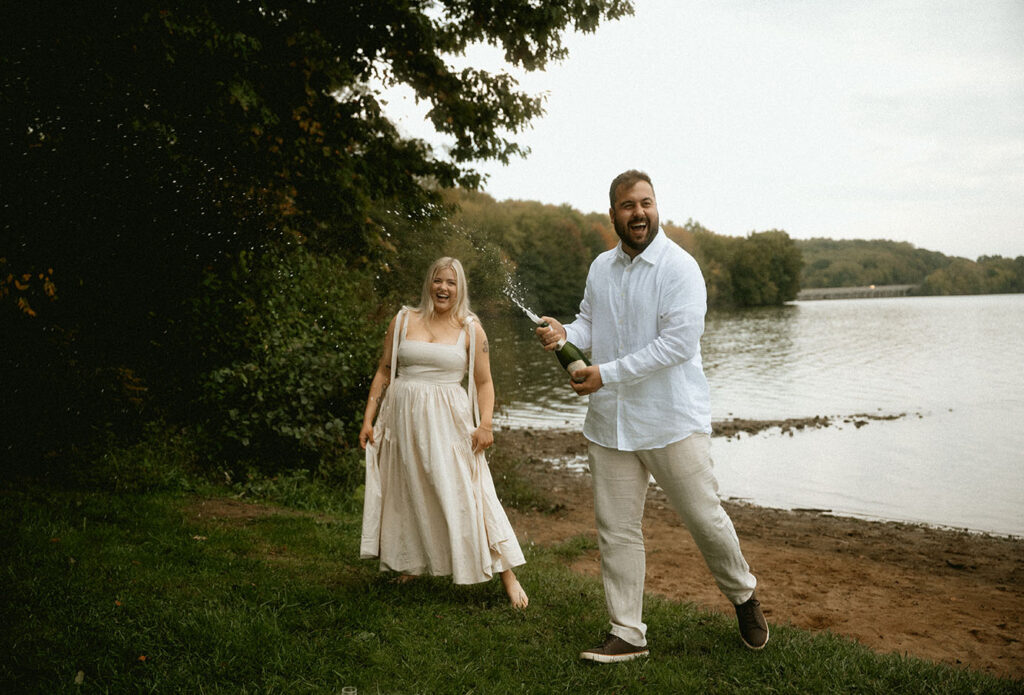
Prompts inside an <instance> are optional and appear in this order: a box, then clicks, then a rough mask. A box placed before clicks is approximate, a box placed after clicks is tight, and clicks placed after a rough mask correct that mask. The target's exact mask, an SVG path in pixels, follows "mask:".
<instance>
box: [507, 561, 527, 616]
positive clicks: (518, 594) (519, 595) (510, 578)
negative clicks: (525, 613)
mask: <svg viewBox="0 0 1024 695" xmlns="http://www.w3.org/2000/svg"><path fill="white" fill-rule="evenodd" d="M501 583H502V584H504V585H505V593H506V594H508V600H509V601H511V602H512V607H513V608H526V606H527V605H528V604H529V603H530V599H529V597H527V595H526V592H525V591H523V587H522V586H521V585H520V584H519V580H518V579H516V575H515V572H513V571H512V570H505V571H504V572H502V573H501Z"/></svg>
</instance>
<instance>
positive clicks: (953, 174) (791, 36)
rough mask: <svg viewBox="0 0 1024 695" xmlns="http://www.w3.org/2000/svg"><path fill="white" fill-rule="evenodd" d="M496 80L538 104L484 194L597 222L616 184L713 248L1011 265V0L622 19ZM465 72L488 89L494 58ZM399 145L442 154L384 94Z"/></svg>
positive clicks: (646, 13) (1017, 160) (779, 7)
mask: <svg viewBox="0 0 1024 695" xmlns="http://www.w3.org/2000/svg"><path fill="white" fill-rule="evenodd" d="M635 7H636V13H635V15H634V16H633V17H627V18H625V19H622V20H620V21H617V22H611V23H607V24H605V25H604V26H602V27H601V28H600V29H599V30H598V31H597V32H596V33H594V34H574V35H571V36H569V37H568V40H567V45H568V47H569V50H570V56H569V58H568V59H567V60H565V61H563V62H561V63H558V64H554V65H551V66H549V67H548V69H547V70H546V71H545V72H544V73H536V74H521V73H513V74H514V75H516V76H517V77H518V78H519V79H520V83H521V85H522V86H523V87H524V88H525V89H526V90H527V91H529V92H531V93H539V92H544V93H546V94H547V101H546V104H545V108H546V111H547V113H546V115H545V116H544V117H542V118H541V119H538V120H537V121H536V122H534V124H533V127H532V128H530V129H528V130H527V131H525V132H523V133H521V134H519V135H518V137H517V140H518V141H519V142H520V143H522V144H524V145H526V146H528V147H529V148H530V149H531V153H530V155H529V156H528V157H527V158H526V159H517V160H514V161H513V162H512V163H511V164H510V165H508V166H507V167H503V166H501V165H500V164H492V163H489V164H486V165H484V166H483V167H481V170H482V171H484V172H486V173H487V174H489V179H488V181H487V183H486V184H485V190H486V191H487V192H488V193H490V194H491V195H492V196H494V197H495V198H497V199H498V200H505V199H509V198H514V199H525V200H538V201H541V202H545V203H553V204H561V203H568V204H569V205H571V206H572V207H574V208H576V209H578V210H580V211H582V212H602V213H604V212H607V210H608V199H607V189H608V184H609V183H610V181H611V179H612V178H613V177H614V176H615V175H616V174H618V173H619V172H620V171H622V170H625V169H629V168H639V169H643V170H645V171H647V172H648V173H649V174H650V175H651V177H652V179H653V180H654V186H655V190H656V192H657V195H658V206H659V210H660V212H661V217H662V220H670V221H673V222H675V223H677V224H682V223H684V222H685V221H686V220H687V219H693V220H695V221H697V222H700V223H701V224H703V225H704V226H705V227H707V228H708V229H710V230H712V231H715V232H718V233H720V234H727V235H731V236H742V235H745V234H747V233H749V232H751V231H762V230H767V229H783V230H785V231H787V232H788V233H789V234H790V236H793V237H795V238H800V239H805V238H811V237H831V238H834V239H854V238H858V239H894V240H898V241H909V242H910V243H912V244H914V245H915V246H917V247H919V248H926V249H930V250H935V251H941V252H943V253H946V254H949V255H955V256H965V257H968V258H976V257H977V256H980V255H985V254H1000V255H1004V256H1018V255H1024V0H859V1H853V0H850V1H846V0H843V1H839V0H835V1H830V0H717V1H716V2H697V1H695V0H693V1H691V0H636V2H635ZM468 59H469V60H470V61H471V62H472V63H473V64H475V65H478V66H481V67H493V68H494V69H504V68H503V67H502V63H501V60H500V54H499V53H498V52H497V51H493V50H475V51H473V52H472V53H471V54H470V55H469V56H468ZM391 96H392V99H391V106H390V109H391V110H392V113H393V114H394V115H395V116H396V118H397V119H398V120H399V124H400V126H401V127H402V128H403V129H404V130H405V131H406V132H407V133H409V134H411V135H415V136H417V137H423V138H426V139H428V140H430V141H431V142H434V143H439V144H442V141H441V140H440V139H439V138H437V137H436V136H433V135H432V131H430V130H429V129H428V128H427V127H426V126H425V124H424V119H423V115H422V110H418V109H417V108H416V107H415V105H414V104H413V102H412V100H411V99H408V98H403V97H402V95H401V93H400V92H399V93H393V94H392V95H391Z"/></svg>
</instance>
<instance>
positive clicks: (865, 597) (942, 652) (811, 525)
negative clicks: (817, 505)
mask: <svg viewBox="0 0 1024 695" xmlns="http://www.w3.org/2000/svg"><path fill="white" fill-rule="evenodd" d="M870 419H871V416H851V417H850V418H846V419H845V421H846V422H853V423H854V424H857V423H858V422H859V423H861V424H867V423H868V422H869V420H870ZM830 424H837V423H835V422H833V421H832V419H830V418H809V419H806V420H787V421H779V422H773V423H763V422H754V421H736V420H733V421H729V422H727V423H715V434H716V435H721V436H734V435H735V434H736V433H737V432H744V431H745V432H754V431H757V430H758V429H762V428H764V427H779V428H781V429H782V430H783V431H786V429H787V428H788V429H790V430H793V429H797V430H798V429H801V428H802V427H824V426H828V425H830ZM861 424H857V426H858V427H859V426H861ZM495 447H496V448H495V450H493V454H494V455H495V456H499V457H504V456H506V455H509V454H511V455H512V456H511V458H512V459H514V460H518V461H520V463H518V464H517V466H516V468H515V472H516V473H517V474H518V475H521V476H524V477H526V478H527V479H529V480H530V481H531V482H532V483H533V484H534V485H536V486H537V488H538V489H542V490H545V491H546V493H547V494H548V495H549V497H550V498H551V500H552V501H553V502H557V503H558V504H557V505H556V506H555V507H554V511H552V510H551V509H547V510H537V509H532V510H522V509H518V510H517V509H510V510H509V517H510V519H511V521H512V524H513V526H514V527H515V529H516V532H517V533H518V535H519V538H520V541H521V542H523V543H531V542H532V543H537V544H538V545H555V544H558V543H560V542H562V541H565V540H567V539H570V538H574V537H576V536H579V535H585V536H588V537H591V538H596V533H595V531H594V518H593V497H592V494H591V489H590V481H589V475H588V474H586V473H579V472H573V471H571V470H566V469H559V468H556V467H554V466H552V465H551V463H550V461H551V460H552V459H565V458H567V457H574V456H581V455H584V454H585V453H586V443H585V441H584V439H583V437H582V436H581V435H580V434H579V432H568V431H550V430H509V431H504V432H499V433H496V436H495ZM725 507H726V509H727V510H728V512H729V514H730V516H731V517H732V520H733V523H734V524H735V526H736V531H737V533H738V535H739V538H740V543H741V545H742V547H743V552H744V555H745V556H746V558H747V561H748V562H749V563H750V565H751V569H752V571H753V572H754V574H755V575H757V578H758V597H759V598H760V599H761V602H762V606H763V608H764V609H765V614H766V616H767V618H768V620H769V622H770V623H775V624H791V625H794V626H796V627H799V628H803V629H806V630H811V631H826V630H827V631H831V632H833V633H837V634H840V635H845V636H847V637H850V638H853V639H855V640H857V641H858V642H860V643H862V644H864V645H866V646H868V647H871V648H872V649H875V650H877V651H880V652H893V651H895V652H900V653H909V654H912V655H914V656H918V657H923V658H925V659H930V660H933V661H940V662H946V663H950V664H956V665H960V666H964V667H969V668H972V669H978V670H983V671H987V672H989V673H992V674H995V675H999V676H1003V677H1011V678H1021V677H1022V676H1024V645H1022V643H1021V641H1020V640H1021V629H1022V626H1024V540H1021V539H1017V538H1001V537H994V536H986V535H979V534H974V533H968V532H961V531H956V530H947V529H935V528H930V527H924V526H915V525H909V524H901V523H886V522H874V521H864V520H859V519H851V518H844V517H837V516H832V515H830V514H827V513H821V512H816V511H784V510H775V509H767V508H761V507H756V506H753V505H749V504H743V503H737V502H729V501H727V502H725ZM644 537H645V539H646V544H647V591H648V592H651V593H656V594H661V595H663V596H666V597H668V598H671V599H676V600H681V601H686V602H690V603H694V604H697V605H699V606H701V607H704V608H706V609H708V610H713V611H719V612H722V613H726V614H729V615H734V612H733V610H732V607H731V605H730V604H729V602H728V601H727V600H726V599H725V598H724V597H723V596H722V595H721V594H720V593H719V592H718V590H717V588H716V587H715V585H714V582H713V580H712V578H711V574H710V573H709V572H708V569H707V566H706V565H705V563H704V561H703V559H702V558H701V556H700V554H699V552H698V551H697V549H696V547H695V545H694V543H693V540H692V539H691V538H690V535H689V533H688V532H687V531H686V529H685V527H684V526H683V524H682V522H681V521H680V519H679V517H678V515H676V513H675V512H674V511H672V510H671V509H670V508H668V505H667V502H666V500H665V499H664V497H663V496H662V495H661V493H660V492H659V491H658V490H657V489H656V488H654V487H653V486H652V487H651V490H650V492H649V494H648V501H647V507H646V512H645V516H644ZM572 567H573V569H574V570H577V571H579V572H583V573H586V574H592V575H598V574H599V573H600V564H599V556H598V552H597V551H596V550H594V551H590V552H588V553H586V554H584V555H583V556H581V557H579V558H578V559H576V560H575V561H573V563H572ZM527 572H528V569H527ZM649 637H650V640H651V645H652V648H655V649H656V648H657V633H656V632H655V631H653V630H652V632H651V633H650V635H649Z"/></svg>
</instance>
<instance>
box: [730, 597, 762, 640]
mask: <svg viewBox="0 0 1024 695" xmlns="http://www.w3.org/2000/svg"><path fill="white" fill-rule="evenodd" d="M736 620H738V621H739V624H740V638H741V639H742V640H743V644H745V645H747V646H748V647H749V648H751V649H754V650H757V649H764V645H766V644H768V621H766V620H765V619H764V613H762V612H761V603H760V602H759V601H758V600H757V597H756V596H755V595H753V594H751V596H750V598H749V599H748V600H747V602H746V603H741V604H740V605H738V606H736Z"/></svg>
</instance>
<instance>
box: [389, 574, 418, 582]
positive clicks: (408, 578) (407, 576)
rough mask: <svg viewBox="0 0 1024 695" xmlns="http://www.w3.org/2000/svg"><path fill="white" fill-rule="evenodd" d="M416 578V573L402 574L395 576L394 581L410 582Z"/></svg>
mask: <svg viewBox="0 0 1024 695" xmlns="http://www.w3.org/2000/svg"><path fill="white" fill-rule="evenodd" d="M414 579H416V575H415V574H400V575H398V576H397V577H395V579H394V582H395V584H408V583H409V582H411V581H412V580H414Z"/></svg>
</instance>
